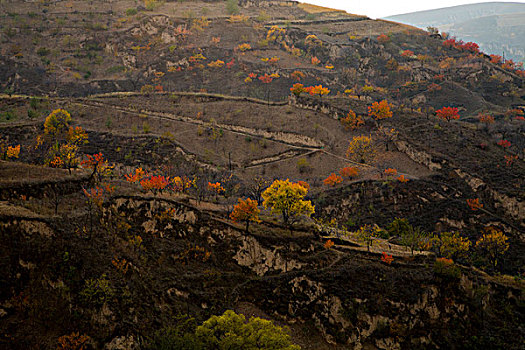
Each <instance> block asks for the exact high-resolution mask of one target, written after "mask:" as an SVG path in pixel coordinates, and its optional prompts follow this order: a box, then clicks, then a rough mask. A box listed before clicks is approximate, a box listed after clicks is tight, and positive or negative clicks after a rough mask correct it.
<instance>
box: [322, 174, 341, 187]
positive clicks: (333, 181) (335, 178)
mask: <svg viewBox="0 0 525 350" xmlns="http://www.w3.org/2000/svg"><path fill="white" fill-rule="evenodd" d="M341 182H343V178H342V177H341V176H339V175H336V174H335V173H331V174H330V176H328V177H327V178H326V179H324V180H323V183H324V184H325V185H326V186H332V187H333V186H335V185H337V184H338V183H341Z"/></svg>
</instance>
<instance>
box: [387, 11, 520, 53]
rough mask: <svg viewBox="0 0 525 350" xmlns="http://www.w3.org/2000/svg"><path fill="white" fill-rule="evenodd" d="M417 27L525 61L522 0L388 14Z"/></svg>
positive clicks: (486, 50)
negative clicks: (430, 28)
mask: <svg viewBox="0 0 525 350" xmlns="http://www.w3.org/2000/svg"><path fill="white" fill-rule="evenodd" d="M386 19H387V20H391V21H396V22H400V23H405V24H410V25H413V26H416V27H419V28H427V27H429V26H432V27H437V28H438V29H439V30H440V31H441V32H448V33H450V34H452V35H454V36H456V37H458V38H459V39H462V40H465V41H475V42H477V43H478V44H479V45H480V48H481V49H482V50H483V51H484V52H486V53H489V54H498V55H502V54H505V57H506V58H512V59H514V60H517V61H525V40H524V39H523V38H524V35H525V3H517V2H488V3H478V4H470V5H459V6H453V7H446V8H441V9H436V10H427V11H419V12H413V13H406V14H401V15H395V16H390V17H387V18H386Z"/></svg>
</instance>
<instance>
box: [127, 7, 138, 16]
mask: <svg viewBox="0 0 525 350" xmlns="http://www.w3.org/2000/svg"><path fill="white" fill-rule="evenodd" d="M137 12H138V11H137V9H135V8H129V9H126V16H135V15H136V14H137Z"/></svg>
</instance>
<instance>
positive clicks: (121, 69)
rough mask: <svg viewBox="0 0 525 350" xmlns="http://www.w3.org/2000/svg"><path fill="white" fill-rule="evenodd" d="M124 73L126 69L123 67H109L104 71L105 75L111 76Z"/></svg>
mask: <svg viewBox="0 0 525 350" xmlns="http://www.w3.org/2000/svg"><path fill="white" fill-rule="evenodd" d="M125 71H126V67H124V66H113V67H110V68H108V69H107V70H106V72H107V73H109V74H113V73H121V72H125Z"/></svg>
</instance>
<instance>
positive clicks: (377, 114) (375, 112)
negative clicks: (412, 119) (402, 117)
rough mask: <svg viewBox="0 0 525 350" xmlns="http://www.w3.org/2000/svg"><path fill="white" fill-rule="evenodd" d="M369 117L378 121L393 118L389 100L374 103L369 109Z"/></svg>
mask: <svg viewBox="0 0 525 350" xmlns="http://www.w3.org/2000/svg"><path fill="white" fill-rule="evenodd" d="M368 115H369V116H370V117H373V118H375V119H376V120H380V119H386V118H392V115H393V113H392V111H391V110H390V104H389V103H388V101H387V100H383V101H381V102H374V103H372V105H371V106H369V107H368Z"/></svg>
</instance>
